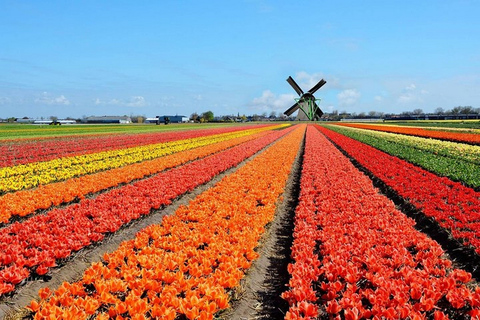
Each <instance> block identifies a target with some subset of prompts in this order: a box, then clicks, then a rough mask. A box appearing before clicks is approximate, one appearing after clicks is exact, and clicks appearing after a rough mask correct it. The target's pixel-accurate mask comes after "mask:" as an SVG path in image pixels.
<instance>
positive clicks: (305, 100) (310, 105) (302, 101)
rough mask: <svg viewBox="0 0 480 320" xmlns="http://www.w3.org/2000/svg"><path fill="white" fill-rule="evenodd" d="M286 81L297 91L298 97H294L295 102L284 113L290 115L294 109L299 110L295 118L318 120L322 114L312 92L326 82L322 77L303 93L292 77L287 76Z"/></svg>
mask: <svg viewBox="0 0 480 320" xmlns="http://www.w3.org/2000/svg"><path fill="white" fill-rule="evenodd" d="M287 82H288V83H289V84H290V85H291V86H292V88H293V89H294V90H295V91H296V92H297V94H298V95H299V96H300V98H297V99H295V101H296V103H295V104H294V105H293V106H291V107H290V108H288V109H287V110H286V111H285V112H284V114H285V115H287V116H290V115H291V114H293V113H294V112H295V111H297V110H299V111H298V114H297V118H296V120H311V121H315V120H319V119H320V118H321V117H322V115H323V111H322V110H321V109H320V108H319V107H318V105H317V101H319V99H315V96H314V95H313V94H314V93H315V92H316V91H317V90H318V89H320V88H321V87H322V86H323V85H324V84H325V83H327V82H326V81H325V80H323V79H322V80H320V81H319V82H318V83H317V84H316V85H314V86H313V87H312V88H311V89H310V90H309V91H307V92H305V93H304V92H303V90H302V89H301V88H300V87H299V85H298V84H297V83H296V82H295V80H293V78H292V77H288V79H287Z"/></svg>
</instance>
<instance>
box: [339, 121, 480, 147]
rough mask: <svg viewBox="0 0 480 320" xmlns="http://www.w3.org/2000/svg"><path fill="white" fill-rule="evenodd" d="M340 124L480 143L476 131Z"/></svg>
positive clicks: (479, 136) (479, 137)
mask: <svg viewBox="0 0 480 320" xmlns="http://www.w3.org/2000/svg"><path fill="white" fill-rule="evenodd" d="M339 125H342V126H346V127H354V128H361V129H368V130H378V131H386V132H393V133H401V134H408V135H413V136H419V137H426V138H435V139H442V140H449V141H457V142H465V143H471V144H480V134H475V133H466V132H451V131H439V130H427V129H422V128H412V127H401V126H388V125H374V124H363V123H341V124H339Z"/></svg>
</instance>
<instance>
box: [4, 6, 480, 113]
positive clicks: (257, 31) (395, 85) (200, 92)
mask: <svg viewBox="0 0 480 320" xmlns="http://www.w3.org/2000/svg"><path fill="white" fill-rule="evenodd" d="M479 14H480V1H473V0H472V1H466V0H465V1H460V0H458V1H440V0H438V1H430V0H424V1H413V0H403V1H393V0H382V1H380V0H378V1H370V0H365V1H342V0H339V1H267V0H265V1H261V0H258V1H257V0H244V1H181V0H178V1H169V0H165V1H98V0H96V1H90V0H86V1H48V0H45V1H6V0H0V118H2V117H3V118H6V117H23V116H29V117H49V116H58V117H61V118H62V117H67V116H70V117H82V116H89V115H124V114H125V115H145V116H148V117H151V116H156V115H164V114H182V115H187V116H189V115H190V114H192V113H193V112H197V113H202V112H205V111H207V110H211V111H213V113H214V114H215V115H230V114H238V113H240V114H247V115H249V114H262V113H267V114H270V113H271V112H276V113H277V114H278V113H279V112H283V111H285V110H286V109H287V108H288V107H290V106H291V105H292V104H293V103H295V101H294V98H296V97H297V95H296V93H295V92H294V91H293V89H292V88H291V87H290V86H289V85H288V83H287V82H286V81H285V80H286V78H287V77H288V76H292V77H293V78H294V79H295V80H296V81H297V83H299V85H300V86H301V87H302V88H303V89H304V90H305V91H306V90H308V89H310V88H311V87H312V86H313V85H314V84H315V83H316V82H318V81H319V80H320V79H322V78H323V79H325V80H326V81H327V84H326V85H325V86H324V87H323V88H321V89H320V90H319V91H317V93H316V94H315V95H316V97H317V98H320V99H322V100H321V102H320V107H321V108H322V109H323V110H324V111H326V112H329V111H332V110H338V111H347V112H356V113H360V112H369V111H379V112H385V113H398V112H402V111H412V110H414V109H422V110H423V111H425V112H433V111H434V110H435V109H436V108H439V107H441V108H443V109H445V110H448V109H451V108H453V107H455V106H467V105H468V106H473V107H476V108H478V107H480V103H479V102H480V50H479V49H480V19H479V18H478V15H479Z"/></svg>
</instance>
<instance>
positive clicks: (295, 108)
mask: <svg viewBox="0 0 480 320" xmlns="http://www.w3.org/2000/svg"><path fill="white" fill-rule="evenodd" d="M299 107H300V105H299V104H298V102H297V103H295V104H294V105H293V106H291V107H290V108H288V109H287V111H285V112H284V113H283V114H285V115H286V116H290V115H291V114H292V113H294V112H295V111H297V110H298V108H299Z"/></svg>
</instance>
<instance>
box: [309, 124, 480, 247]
mask: <svg viewBox="0 0 480 320" xmlns="http://www.w3.org/2000/svg"><path fill="white" fill-rule="evenodd" d="M318 129H319V130H320V131H321V132H322V133H324V134H325V135H326V136H327V137H329V138H330V139H332V141H333V142H335V143H336V144H338V145H339V146H340V147H341V148H342V149H343V150H345V151H346V152H347V153H348V154H349V155H350V156H352V157H353V158H355V159H356V160H357V161H358V162H359V163H360V164H361V165H362V166H364V167H365V168H367V170H369V171H370V172H372V173H373V174H374V175H375V176H376V177H378V178H379V179H380V180H382V181H383V182H384V183H385V184H387V185H388V186H389V187H391V188H392V189H393V190H395V191H396V192H397V193H398V194H399V195H400V196H401V197H403V198H404V199H406V200H408V201H409V202H410V203H411V204H413V205H414V206H415V207H416V208H417V209H419V210H421V211H422V212H423V213H425V215H427V216H429V217H433V218H434V219H435V220H436V221H437V222H438V223H439V224H440V225H441V226H442V227H443V228H445V229H447V230H449V231H450V232H451V234H452V236H453V237H454V238H455V239H458V240H459V241H461V242H462V243H463V244H464V245H466V246H468V245H471V246H473V247H474V248H475V251H476V252H477V253H479V254H480V225H479V222H478V221H480V192H476V191H475V190H473V189H471V188H468V187H465V186H463V185H462V184H461V183H459V182H454V181H452V180H450V179H448V178H446V177H439V176H437V175H435V174H433V173H431V172H428V171H426V170H424V169H422V168H420V167H417V166H415V165H413V164H411V163H409V162H406V161H404V160H401V159H399V158H397V157H394V156H391V155H389V154H387V153H385V152H382V151H380V150H377V149H375V148H373V147H371V146H369V145H366V144H364V143H361V142H359V141H357V140H354V139H351V138H348V137H346V136H344V135H341V134H339V133H336V132H334V131H331V130H328V129H325V128H323V127H320V126H319V127H318Z"/></svg>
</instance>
